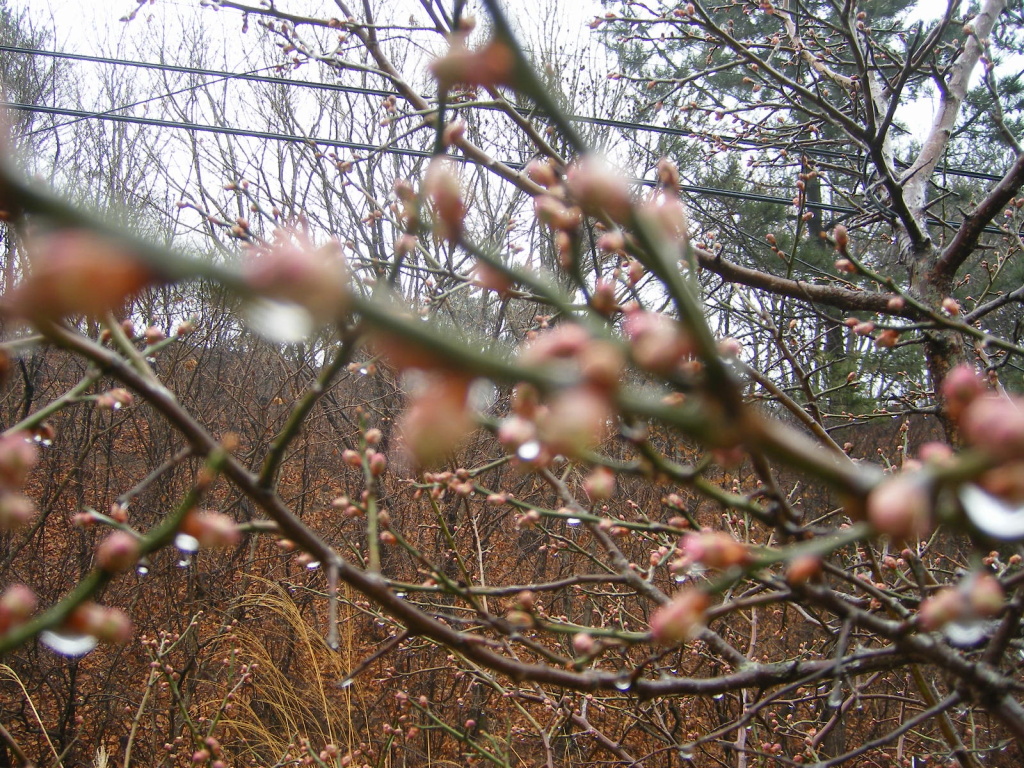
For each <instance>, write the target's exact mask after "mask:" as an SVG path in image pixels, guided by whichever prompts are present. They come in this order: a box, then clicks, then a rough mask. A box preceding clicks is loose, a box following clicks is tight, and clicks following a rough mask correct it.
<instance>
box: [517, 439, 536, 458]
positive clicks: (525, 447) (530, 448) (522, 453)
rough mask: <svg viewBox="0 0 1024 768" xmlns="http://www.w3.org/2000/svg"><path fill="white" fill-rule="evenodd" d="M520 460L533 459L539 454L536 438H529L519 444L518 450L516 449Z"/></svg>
mask: <svg viewBox="0 0 1024 768" xmlns="http://www.w3.org/2000/svg"><path fill="white" fill-rule="evenodd" d="M516 456H518V457H519V458H520V459H521V460H522V461H533V460H534V459H536V458H537V457H538V456H540V443H539V442H537V441H536V440H530V441H528V442H525V443H523V444H522V445H520V446H519V450H518V451H516Z"/></svg>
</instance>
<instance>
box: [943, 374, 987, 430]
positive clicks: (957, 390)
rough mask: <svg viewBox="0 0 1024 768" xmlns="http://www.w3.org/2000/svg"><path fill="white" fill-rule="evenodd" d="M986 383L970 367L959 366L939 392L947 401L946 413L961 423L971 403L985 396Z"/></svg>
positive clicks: (944, 382) (944, 380)
mask: <svg viewBox="0 0 1024 768" xmlns="http://www.w3.org/2000/svg"><path fill="white" fill-rule="evenodd" d="M985 390H986V387H985V382H983V381H982V380H981V377H980V376H978V374H977V372H976V371H975V370H974V369H973V368H972V367H971V366H969V365H958V366H956V367H955V368H953V370H951V371H950V372H949V373H947V374H946V378H944V379H943V380H942V385H941V386H940V387H939V392H940V393H941V395H942V399H943V400H944V401H945V406H946V413H948V414H949V417H950V418H951V419H953V420H954V421H959V420H960V418H961V417H962V416H963V413H964V411H965V410H966V409H967V406H969V405H970V404H971V403H973V402H974V401H975V400H977V399H978V398H979V397H981V396H982V395H983V394H985Z"/></svg>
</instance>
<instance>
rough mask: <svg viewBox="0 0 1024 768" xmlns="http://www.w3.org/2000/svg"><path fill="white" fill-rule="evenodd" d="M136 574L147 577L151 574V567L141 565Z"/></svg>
mask: <svg viewBox="0 0 1024 768" xmlns="http://www.w3.org/2000/svg"><path fill="white" fill-rule="evenodd" d="M135 572H136V573H137V574H139V576H145V575H146V574H148V573H149V566H148V565H143V564H142V563H139V567H138V568H136V569H135Z"/></svg>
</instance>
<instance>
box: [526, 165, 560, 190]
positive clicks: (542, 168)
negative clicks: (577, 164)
mask: <svg viewBox="0 0 1024 768" xmlns="http://www.w3.org/2000/svg"><path fill="white" fill-rule="evenodd" d="M526 175H527V176H529V177H530V180H531V181H533V182H534V183H535V184H539V185H540V186H542V187H546V188H550V187H553V186H554V185H555V184H557V183H558V176H557V175H556V174H555V169H554V167H553V166H552V165H551V161H550V160H546V159H545V160H531V161H530V162H529V164H528V165H527V166H526Z"/></svg>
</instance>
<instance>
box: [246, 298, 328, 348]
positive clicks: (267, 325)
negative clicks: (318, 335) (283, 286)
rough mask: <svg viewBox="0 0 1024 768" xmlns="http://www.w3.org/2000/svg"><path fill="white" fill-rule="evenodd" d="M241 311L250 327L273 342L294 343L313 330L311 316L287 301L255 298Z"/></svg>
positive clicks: (303, 308)
mask: <svg viewBox="0 0 1024 768" xmlns="http://www.w3.org/2000/svg"><path fill="white" fill-rule="evenodd" d="M242 312H243V314H244V316H245V322H246V323H248V325H249V327H250V328H252V329H253V330H254V331H256V333H258V334H260V336H262V337H263V338H265V339H267V341H271V342H274V343H275V344H295V343H297V342H300V341H302V340H303V339H304V338H306V337H307V336H309V334H311V333H312V332H313V316H312V315H310V314H309V312H308V311H307V310H306V309H305V307H301V306H299V305H298V304H293V303H291V302H288V301H271V300H270V299H263V298H256V299H252V300H250V301H249V302H247V303H246V305H245V307H243V309H242Z"/></svg>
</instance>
